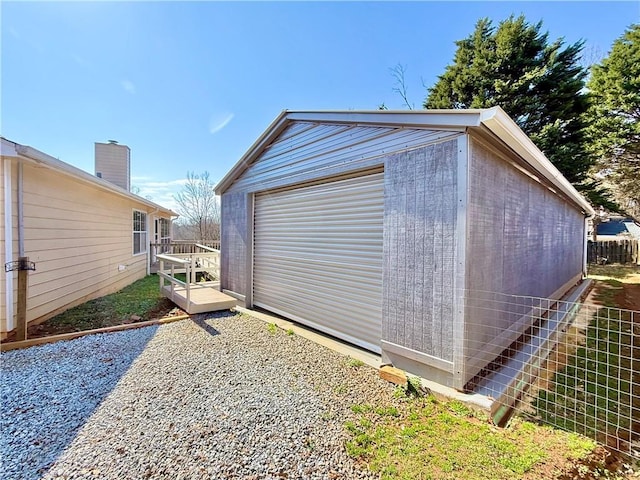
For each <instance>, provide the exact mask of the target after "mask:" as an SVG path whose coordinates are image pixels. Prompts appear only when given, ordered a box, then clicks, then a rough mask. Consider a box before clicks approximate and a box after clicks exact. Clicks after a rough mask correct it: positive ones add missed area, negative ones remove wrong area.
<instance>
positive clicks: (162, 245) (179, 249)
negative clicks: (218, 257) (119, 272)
mask: <svg viewBox="0 0 640 480" xmlns="http://www.w3.org/2000/svg"><path fill="white" fill-rule="evenodd" d="M150 247H151V264H155V263H157V262H158V258H157V257H158V255H166V254H170V255H176V254H185V253H200V252H204V251H211V250H220V241H219V240H203V241H199V242H195V241H193V240H171V241H169V242H152V243H151V244H150Z"/></svg>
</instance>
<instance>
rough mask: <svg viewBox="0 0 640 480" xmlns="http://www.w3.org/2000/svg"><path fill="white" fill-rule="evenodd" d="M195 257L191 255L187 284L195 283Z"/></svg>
mask: <svg viewBox="0 0 640 480" xmlns="http://www.w3.org/2000/svg"><path fill="white" fill-rule="evenodd" d="M195 267H196V256H195V254H193V255H191V275H187V282H190V283H196V275H197V274H196V268H195Z"/></svg>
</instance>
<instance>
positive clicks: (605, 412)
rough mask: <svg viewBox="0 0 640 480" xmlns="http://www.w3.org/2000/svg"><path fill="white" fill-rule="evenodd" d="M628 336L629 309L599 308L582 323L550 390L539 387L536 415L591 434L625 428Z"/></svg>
mask: <svg viewBox="0 0 640 480" xmlns="http://www.w3.org/2000/svg"><path fill="white" fill-rule="evenodd" d="M632 341H633V323H632V322H631V318H630V315H629V312H626V311H620V310H617V309H611V310H609V309H606V308H605V309H601V310H600V311H599V313H597V314H596V315H595V316H594V318H593V320H592V321H591V324H590V325H589V327H588V328H587V332H586V342H585V344H584V345H582V346H580V347H579V348H578V349H577V350H576V352H575V354H574V355H573V356H572V357H571V358H570V359H569V361H568V362H567V366H566V367H564V368H563V369H561V370H559V371H558V372H557V373H556V375H555V378H554V381H553V384H552V385H553V387H552V389H551V390H550V391H544V390H542V391H540V392H539V394H538V398H537V399H536V400H535V402H534V407H535V408H536V410H537V413H538V415H539V416H540V418H542V420H544V421H545V422H547V423H550V424H551V425H554V426H556V427H560V428H563V429H566V430H570V431H574V432H578V433H582V434H584V435H587V436H589V437H591V438H600V439H602V438H603V434H604V433H605V432H607V431H609V432H612V433H613V432H615V431H616V430H618V429H620V430H621V431H623V432H624V431H629V430H630V429H631V422H632V418H633V416H632V407H631V402H632V399H633V392H632V382H633V378H632V372H633V370H632V365H631V358H632Z"/></svg>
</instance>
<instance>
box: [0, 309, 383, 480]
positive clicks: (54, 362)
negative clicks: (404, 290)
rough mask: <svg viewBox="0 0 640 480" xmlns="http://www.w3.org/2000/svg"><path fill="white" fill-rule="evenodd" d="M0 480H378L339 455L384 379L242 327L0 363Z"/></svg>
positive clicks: (213, 327)
mask: <svg viewBox="0 0 640 480" xmlns="http://www.w3.org/2000/svg"><path fill="white" fill-rule="evenodd" d="M1 362H2V381H1V384H2V385H1V387H0V401H1V402H2V403H1V409H2V413H1V415H0V426H1V432H2V435H1V442H2V443H1V444H0V447H1V448H2V462H3V465H2V475H1V476H2V478H7V479H14V478H15V479H18V478H19V479H37V478H44V479H54V478H55V479H58V478H59V479H67V478H69V479H76V478H87V479H88V478H100V479H145V478H171V479H190V478H194V479H195V478H197V479H202V478H246V479H258V478H260V479H262V478H269V479H270V478H273V479H282V478H289V479H292V478H300V479H316V478H317V479H327V478H329V479H331V478H334V479H335V478H357V479H365V478H377V476H374V475H372V474H370V473H369V472H367V471H366V469H365V467H363V466H361V465H359V464H357V463H356V462H354V461H353V460H352V459H351V458H350V457H349V456H348V455H347V454H346V452H345V447H344V445H345V441H346V439H347V434H346V431H345V429H344V422H345V421H347V420H349V419H350V418H352V412H351V410H350V407H351V406H352V405H355V404H363V403H375V404H379V405H384V404H388V403H393V402H394V400H393V395H392V392H393V388H392V386H391V385H390V384H388V383H386V382H384V381H382V380H380V379H379V378H378V374H377V371H376V370H375V369H372V368H369V367H367V366H359V367H357V366H354V365H353V363H352V362H349V360H348V359H347V358H346V357H344V356H342V355H340V354H338V353H336V352H333V351H331V350H329V349H327V348H325V347H322V346H320V345H317V344H315V343H313V342H311V341H309V340H306V339H304V338H302V337H299V336H295V335H294V336H289V335H287V334H285V332H283V331H282V330H278V331H277V332H276V333H275V334H274V333H270V332H269V331H268V329H267V325H266V324H265V323H264V322H262V321H260V320H257V319H254V318H252V317H249V316H247V315H232V314H209V315H201V316H199V317H198V318H196V319H195V320H185V321H181V322H176V323H172V324H168V325H163V326H160V327H147V328H142V329H138V330H129V331H125V332H119V333H111V334H103V335H91V336H87V337H83V338H80V339H77V340H72V341H68V342H59V343H55V344H50V345H44V346H41V347H32V348H29V349H25V350H16V351H11V352H7V353H4V354H2V357H1Z"/></svg>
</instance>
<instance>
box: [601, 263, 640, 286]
mask: <svg viewBox="0 0 640 480" xmlns="http://www.w3.org/2000/svg"><path fill="white" fill-rule="evenodd" d="M588 274H589V275H588V276H589V278H593V279H596V280H617V281H619V282H624V283H640V266H638V265H589V267H588Z"/></svg>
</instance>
